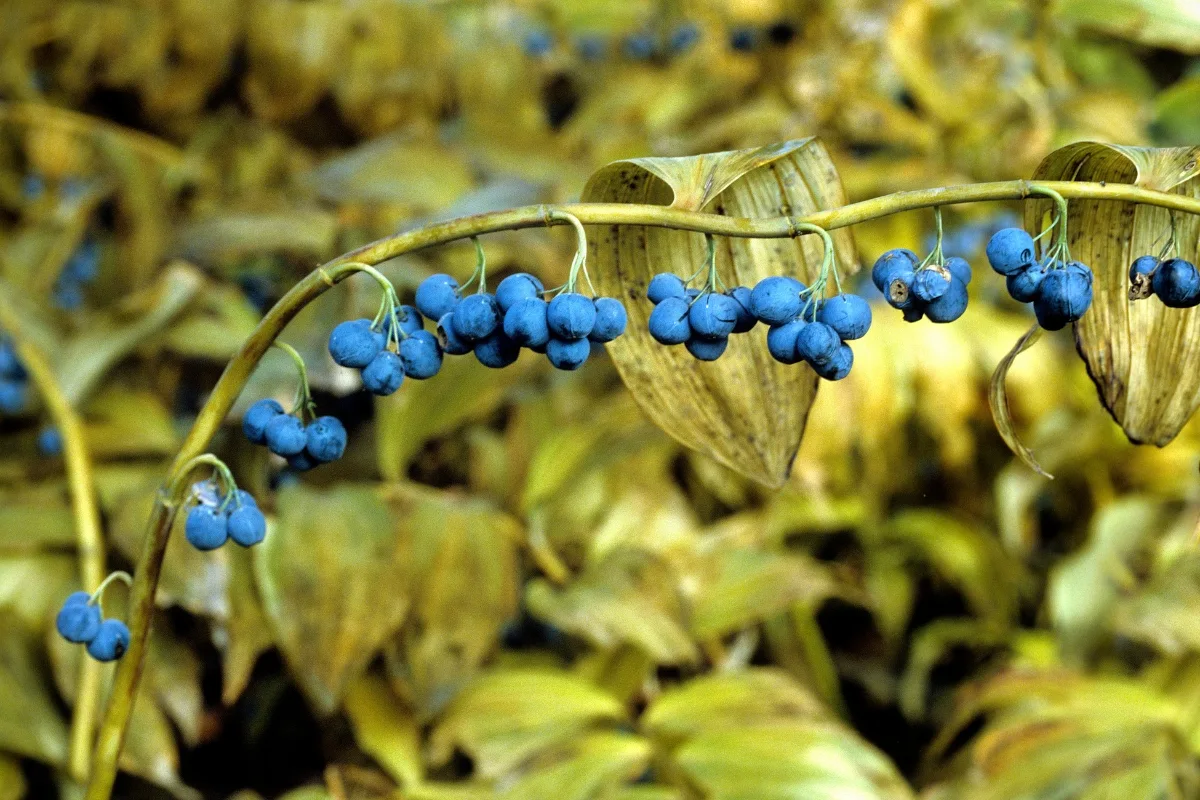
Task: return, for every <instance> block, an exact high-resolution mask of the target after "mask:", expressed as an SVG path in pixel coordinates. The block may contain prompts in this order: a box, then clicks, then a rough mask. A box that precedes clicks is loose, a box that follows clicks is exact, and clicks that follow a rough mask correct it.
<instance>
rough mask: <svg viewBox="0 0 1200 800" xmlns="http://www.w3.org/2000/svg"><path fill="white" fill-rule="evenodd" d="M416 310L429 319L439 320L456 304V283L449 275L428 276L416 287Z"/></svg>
mask: <svg viewBox="0 0 1200 800" xmlns="http://www.w3.org/2000/svg"><path fill="white" fill-rule="evenodd" d="M416 304H417V310H419V311H420V312H421V313H422V314H424V315H425V316H427V317H429V318H430V319H437V320H440V319H441V318H442V317H444V316H446V315H447V314H449V313H450V312H451V311H453V310H454V307H455V306H456V305H457V304H458V281H456V280H454V278H452V277H450V276H449V275H444V274H442V273H438V274H436V275H430V276H429V277H428V278H426V279H425V280H423V281H421V284H420V285H419V286H418V287H417V298H416Z"/></svg>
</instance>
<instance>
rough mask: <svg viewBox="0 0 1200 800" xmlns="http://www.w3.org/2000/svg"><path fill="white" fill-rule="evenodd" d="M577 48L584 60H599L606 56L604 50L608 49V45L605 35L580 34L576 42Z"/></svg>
mask: <svg viewBox="0 0 1200 800" xmlns="http://www.w3.org/2000/svg"><path fill="white" fill-rule="evenodd" d="M575 49H576V50H577V51H578V53H579V57H580V58H582V59H583V60H584V61H599V60H600V59H602V58H604V52H605V51H606V50H607V49H608V45H607V44H606V43H605V41H604V37H603V36H601V35H599V34H594V33H592V34H585V35H584V36H580V37H579V39H578V40H577V41H576V42H575Z"/></svg>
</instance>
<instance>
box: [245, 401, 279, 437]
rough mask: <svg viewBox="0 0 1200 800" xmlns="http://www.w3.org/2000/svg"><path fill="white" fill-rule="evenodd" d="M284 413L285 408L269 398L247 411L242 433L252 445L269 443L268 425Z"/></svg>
mask: <svg viewBox="0 0 1200 800" xmlns="http://www.w3.org/2000/svg"><path fill="white" fill-rule="evenodd" d="M282 413H283V406H281V405H279V403H278V402H277V401H275V400H272V399H271V398H269V397H267V398H264V399H262V400H259V401H258V402H256V403H255V404H254V405H252V406H250V408H248V409H246V413H245V415H244V416H243V417H242V433H244V434H246V438H247V439H249V440H250V442H251V443H252V444H266V443H267V423H268V422H270V421H271V420H273V419H275V418H276V417H278V416H279V415H280V414H282Z"/></svg>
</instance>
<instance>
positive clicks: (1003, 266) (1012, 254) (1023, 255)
mask: <svg viewBox="0 0 1200 800" xmlns="http://www.w3.org/2000/svg"><path fill="white" fill-rule="evenodd" d="M1035 248H1036V245H1035V244H1034V241H1033V237H1032V236H1030V235H1029V234H1028V233H1026V232H1025V231H1024V230H1022V229H1021V228H1004V229H1003V230H999V231H997V232H996V233H995V235H994V236H992V238H991V239H990V240H989V241H988V243H987V258H988V263H989V264H991V265H992V269H994V270H996V272H999V273H1000V274H1001V275H1012V274H1013V273H1015V272H1020V271H1021V270H1023V269H1027V268H1029V267H1030V266H1032V265H1034V264H1035V263H1037V258H1036V256H1035V254H1034V253H1035Z"/></svg>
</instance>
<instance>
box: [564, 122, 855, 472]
mask: <svg viewBox="0 0 1200 800" xmlns="http://www.w3.org/2000/svg"><path fill="white" fill-rule="evenodd" d="M583 200H584V201H592V202H617V203H655V204H660V205H670V206H672V207H674V208H681V209H687V210H694V211H698V210H708V211H714V212H716V213H719V214H727V215H731V216H745V217H764V216H774V215H777V214H779V213H780V209H784V210H785V212H786V213H790V214H795V215H803V214H805V213H807V212H809V211H816V210H819V209H825V208H833V207H836V206H840V205H842V204H844V203H845V202H846V197H845V193H844V192H843V191H842V185H841V180H840V179H839V178H838V174H837V170H836V169H835V168H834V166H833V163H832V161H830V159H829V156H828V154H827V153H826V151H825V148H824V147H823V146H822V145H821V144H820V142H818V141H817V140H815V139H803V140H796V141H790V142H783V143H780V144H776V145H771V146H769V147H764V148H759V149H753V150H741V151H734V152H726V153H711V154H707V155H702V156H693V157H689V158H647V159H634V160H631V161H618V162H615V163H613V164H610V165H608V166H607V167H604V168H603V169H601V170H600V171H599V172H597V173H596V174H594V175H593V176H592V177H591V179H590V180H589V181H588V185H587V186H586V187H585V189H584V191H583ZM834 241H835V243H836V249H837V265H838V267H839V269H840V270H841V274H842V276H843V277H848V276H849V275H851V274H853V273H854V272H855V271H856V269H857V264H856V259H855V256H854V240H853V238H852V236H851V234H850V232H849V229H845V228H843V229H841V230H839V231H836V232H835V233H834ZM717 246H718V253H717V263H718V269H719V271H720V272H721V273H722V275H723V277H724V280H725V283H726V284H727V285H730V286H735V285H746V286H753V285H754V284H755V283H757V282H758V281H759V280H760V279H762V278H764V277H766V276H768V275H793V276H795V277H797V278H799V279H801V280H803V281H804V282H805V283H811V282H812V281H813V280H814V279H815V277H816V275H817V271H818V268H819V266H820V263H821V254H822V251H823V245H822V242H821V240H820V238H818V237H816V236H806V237H801V238H799V239H796V240H794V241H793V240H786V239H785V240H769V239H720V240H718V242H717ZM588 247H589V253H590V254H591V261H592V276H593V279H594V280H596V283H597V289H598V290H599V291H600V292H601V293H603V294H605V295H609V296H613V297H620V298H623V299H626V309H627V311H628V313H629V327H628V330H627V331H626V334H625V335H624V336H622V337H621V338H620V339H618V340H617V341H616V342H613V343H612V344H611V345H609V346H608V348H607V349H608V352H609V354H610V355H611V357H612V359H613V362H614V363H615V364H616V366H617V369H618V371H619V372H620V373H621V378H622V380H624V381H625V385H626V386H628V387H629V390H630V391H631V392H632V393H633V396H634V398H635V399H636V400H637V401H638V403H639V404H640V405H641V406H642V408H643V409H644V410H645V411H646V414H647V415H648V416H649V417H650V419H651V420H652V421H653V422H654V423H655V424H656V425H658V426H659V427H660V428H662V429H663V430H664V431H666V432H667V433H668V434H670V435H671V436H673V437H674V438H675V439H677V440H678V441H680V442H681V443H683V444H684V445H686V446H688V447H691V448H692V449H694V450H698V451H699V452H701V453H704V454H706V455H708V456H710V457H712V458H714V459H715V460H717V461H719V462H721V463H722V464H725V465H726V466H728V467H730V468H731V469H733V470H735V471H737V472H739V473H741V474H743V475H745V476H747V477H749V478H752V479H754V480H756V481H758V482H760V483H763V484H765V485H767V486H773V487H778V486H780V485H782V484H783V482H784V481H785V480H786V479H787V476H788V473H789V472H790V470H791V466H792V460H793V458H794V457H795V455H796V451H797V449H798V448H799V446H800V439H801V437H802V436H803V434H804V424H805V420H806V419H807V417H808V410H809V407H810V406H811V404H812V401H813V398H814V397H815V395H816V389H817V378H816V375H815V374H814V373H813V372H812V370H810V369H809V368H808V367H806V366H799V367H789V366H785V365H782V364H779V363H778V362H776V361H775V360H774V359H772V358H771V357H770V355H769V354H768V353H767V350H766V344H765V337H766V331H765V330H764V329H763V328H762V326H760V327H759V328H758V329H756V330H755V331H753V332H751V333H750V334H748V335H746V336H739V337H734V338H733V339H731V340H730V343H729V349H728V351H727V352H726V353H725V355H724V356H722V358H721V359H720V360H719V361H716V362H712V363H700V362H697V361H696V360H695V359H694V358H692V357H691V356H690V355H689V354H688V353H686V352H685V351H684V350H683V349H682V348H679V347H662V346H661V345H659V344H658V343H657V342H655V341H654V340H653V339H652V338H651V337H650V334H649V333H648V332H647V328H646V325H647V319H648V317H649V314H650V310H651V306H650V303H649V302H648V301H646V300H645V295H646V286H647V284H648V283H649V281H650V279H651V277H652V276H653V275H654V274H655V273H658V272H674V273H676V274H677V275H680V276H683V277H687V276H689V275H691V274H693V273H694V272H695V271H696V270H697V269H698V268H700V267H701V266H702V265H703V263H704V259H705V257H706V247H705V242H704V237H703V236H702V235H700V234H696V233H688V232H685V231H673V230H665V229H661V228H643V227H639V226H633V225H623V226H620V227H618V226H610V227H605V228H593V229H592V230H590V231H589V238H588Z"/></svg>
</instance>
